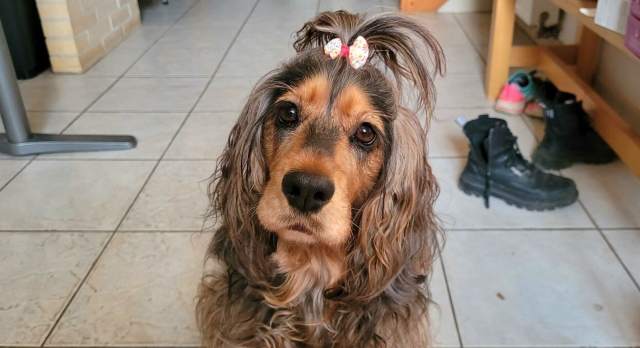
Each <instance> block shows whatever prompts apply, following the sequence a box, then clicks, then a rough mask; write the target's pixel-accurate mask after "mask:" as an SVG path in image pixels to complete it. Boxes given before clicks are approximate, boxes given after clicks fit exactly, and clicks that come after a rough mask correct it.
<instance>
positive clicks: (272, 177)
mask: <svg viewBox="0 0 640 348" xmlns="http://www.w3.org/2000/svg"><path fill="white" fill-rule="evenodd" d="M365 75H367V74H366V73H363V74H362V75H360V76H359V77H360V79H358V78H352V79H346V80H345V79H343V81H342V83H336V81H335V80H332V79H330V78H329V76H328V74H326V73H322V72H320V73H316V74H311V75H309V76H307V77H305V78H303V79H302V80H301V81H300V82H299V83H297V84H296V85H295V86H294V87H292V88H289V89H288V90H286V91H284V92H283V93H282V95H280V96H278V97H277V98H275V100H274V101H273V103H272V105H270V107H269V112H268V113H267V115H266V117H265V119H264V123H263V136H262V150H263V152H264V155H265V160H266V165H267V169H268V181H267V184H266V187H265V189H264V192H263V195H262V197H261V199H260V201H259V204H258V209H257V214H258V219H259V220H260V223H261V224H262V225H263V226H264V228H266V229H267V230H269V231H271V232H274V233H277V234H278V236H279V237H280V238H282V239H284V240H286V241H289V242H296V243H304V244H315V243H322V244H325V245H332V246H333V245H340V244H343V243H344V242H345V241H346V240H347V238H348V237H349V235H350V234H351V231H352V209H357V208H359V207H360V206H361V205H362V204H363V203H364V201H365V200H366V199H367V197H368V195H369V193H370V192H371V191H372V189H373V188H374V186H375V185H376V183H377V181H378V178H379V177H380V174H381V171H382V168H383V164H384V161H385V157H386V153H387V152H388V145H389V143H390V142H391V139H390V133H391V132H390V127H391V123H390V118H389V115H387V113H388V112H389V110H388V109H389V108H390V107H389V105H388V104H389V102H388V101H386V104H385V102H382V103H381V102H380V100H379V99H380V98H384V97H383V96H386V97H387V98H389V99H393V98H391V94H392V93H391V88H390V87H389V86H387V85H386V84H376V86H375V87H373V88H377V90H376V91H373V90H372V87H368V88H367V83H363V82H362V81H364V80H367V79H369V80H371V79H372V78H371V76H365ZM354 77H357V75H356V74H355V73H354ZM376 78H377V79H378V80H383V77H382V75H376ZM383 81H384V80H383ZM385 87H386V88H385ZM385 105H386V107H385Z"/></svg>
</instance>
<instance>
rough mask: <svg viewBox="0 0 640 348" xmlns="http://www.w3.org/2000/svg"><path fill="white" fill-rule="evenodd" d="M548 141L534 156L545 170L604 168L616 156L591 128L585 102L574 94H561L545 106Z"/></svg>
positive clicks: (534, 159)
mask: <svg viewBox="0 0 640 348" xmlns="http://www.w3.org/2000/svg"><path fill="white" fill-rule="evenodd" d="M541 105H542V106H543V108H544V115H545V128H544V137H543V138H542V141H541V142H540V144H539V145H538V147H537V148H536V150H535V151H534V153H533V163H535V164H536V165H538V166H539V167H541V168H543V169H556V170H557V169H562V168H566V167H569V166H570V165H572V164H573V163H578V162H580V163H588V164H603V163H609V162H611V161H613V160H615V159H616V154H615V152H613V150H611V148H610V147H609V145H607V143H606V142H605V141H604V140H602V138H601V137H600V135H598V133H596V131H595V130H594V129H593V128H592V127H591V125H590V123H589V116H588V115H587V114H586V113H585V112H584V110H583V109H582V102H579V101H577V100H576V96H575V95H573V94H570V93H565V92H558V93H557V94H556V95H555V98H554V99H553V101H551V102H544V101H543V102H542V103H541Z"/></svg>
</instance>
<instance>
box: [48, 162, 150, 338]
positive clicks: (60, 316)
mask: <svg viewBox="0 0 640 348" xmlns="http://www.w3.org/2000/svg"><path fill="white" fill-rule="evenodd" d="M158 165H160V160H158V161H156V164H155V165H154V166H153V168H152V169H151V171H150V172H149V175H147V178H146V180H145V181H144V183H143V184H142V185H141V186H140V189H139V190H138V193H137V194H136V196H135V197H134V198H133V200H132V201H131V204H130V205H129V207H128V208H127V210H126V211H125V213H124V214H123V215H122V218H121V219H120V222H118V225H116V227H115V229H114V230H113V231H111V236H109V239H108V240H107V242H106V243H105V245H104V248H102V251H100V253H99V254H98V256H97V257H96V259H95V260H94V262H93V264H92V265H91V267H90V268H89V271H87V274H85V276H84V278H83V279H82V281H81V282H80V284H79V286H78V288H77V289H76V291H75V292H74V293H73V295H72V296H71V299H69V302H68V303H67V305H66V306H65V307H64V308H63V309H62V311H60V315H59V316H58V318H57V319H56V321H55V322H54V324H53V326H52V327H51V330H49V332H48V333H47V336H46V337H45V339H44V341H42V345H41V347H44V346H45V345H46V343H47V341H48V340H49V338H50V337H51V335H52V334H53V332H54V331H55V329H56V327H57V326H58V324H59V323H60V320H61V319H62V317H63V316H64V314H65V313H66V312H67V309H69V306H70V305H71V303H73V300H74V299H75V298H76V296H77V295H78V293H79V292H80V290H81V289H82V287H83V286H84V284H85V283H86V281H87V279H89V276H90V275H91V274H92V273H93V270H94V269H95V267H96V265H97V264H98V262H99V261H100V259H101V257H102V255H103V254H104V253H105V251H106V250H107V248H108V247H109V245H110V244H111V241H112V240H113V237H115V235H116V234H117V233H118V229H119V228H120V226H121V225H122V223H123V222H124V220H125V219H126V217H127V215H129V212H131V209H133V206H134V205H135V203H136V201H137V200H138V198H139V197H140V195H141V194H142V192H143V191H144V188H145V187H146V186H147V184H148V183H149V180H150V179H151V177H152V176H153V173H154V172H155V170H156V168H158Z"/></svg>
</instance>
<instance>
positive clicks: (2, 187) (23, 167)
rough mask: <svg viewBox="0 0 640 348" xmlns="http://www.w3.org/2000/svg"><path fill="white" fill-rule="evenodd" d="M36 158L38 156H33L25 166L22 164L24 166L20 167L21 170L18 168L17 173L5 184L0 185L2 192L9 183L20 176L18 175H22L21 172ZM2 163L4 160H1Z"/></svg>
mask: <svg viewBox="0 0 640 348" xmlns="http://www.w3.org/2000/svg"><path fill="white" fill-rule="evenodd" d="M35 159H36V157H35V156H34V157H33V158H31V159H30V160H29V162H27V164H25V165H24V166H22V168H20V170H18V172H17V173H15V174H14V175H13V176H12V177H11V178H10V179H9V180H8V181H7V182H6V183H5V184H4V185H2V186H0V192H2V190H4V188H5V187H7V186H9V184H10V183H11V182H12V181H13V180H14V179H15V178H16V177H18V175H20V173H22V172H23V171H24V170H25V169H26V168H27V167H28V166H29V165H30V164H31V162H33V161H34V160H35ZM0 163H2V162H0Z"/></svg>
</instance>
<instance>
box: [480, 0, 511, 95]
mask: <svg viewBox="0 0 640 348" xmlns="http://www.w3.org/2000/svg"><path fill="white" fill-rule="evenodd" d="M515 10H516V0H493V14H492V16H491V39H490V41H489V59H488V61H487V76H486V81H485V83H486V85H485V89H486V90H485V92H486V94H487V98H489V99H495V98H497V97H498V94H499V93H500V89H501V88H502V85H503V84H504V83H505V81H507V78H509V62H510V61H511V46H512V45H513V29H514V26H515V21H516V11H515Z"/></svg>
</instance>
